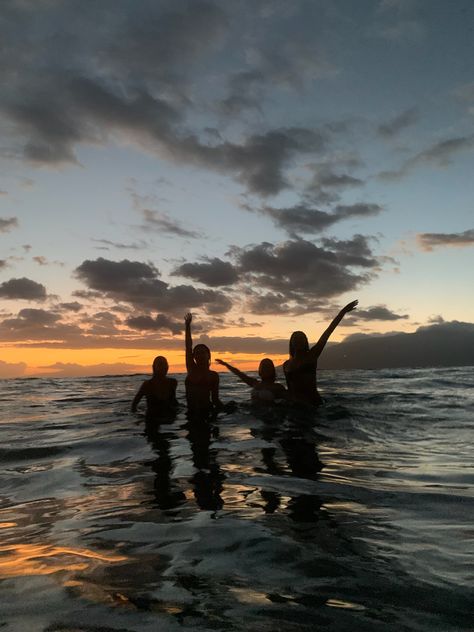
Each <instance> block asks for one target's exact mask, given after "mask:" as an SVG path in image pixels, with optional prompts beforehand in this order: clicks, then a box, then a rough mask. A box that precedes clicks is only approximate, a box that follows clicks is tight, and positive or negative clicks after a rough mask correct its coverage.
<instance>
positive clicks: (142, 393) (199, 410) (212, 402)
mask: <svg viewBox="0 0 474 632" xmlns="http://www.w3.org/2000/svg"><path fill="white" fill-rule="evenodd" d="M357 303H358V301H352V302H351V303H348V304H347V305H346V306H345V307H343V308H342V309H341V311H340V312H339V313H338V314H337V316H336V317H335V318H334V319H333V321H332V322H331V324H330V325H329V327H328V328H327V329H326V330H325V332H324V333H323V334H322V336H321V337H320V338H319V340H318V342H317V343H316V344H315V345H314V346H313V347H311V348H310V346H309V342H308V338H307V336H306V334H305V333H304V332H302V331H294V332H293V333H292V334H291V337H290V343H289V358H288V360H286V361H285V362H284V363H283V372H284V374H285V378H286V388H285V387H284V386H283V385H282V384H279V383H278V382H276V370H275V365H274V363H273V361H272V360H271V359H270V358H264V359H263V360H262V361H261V362H260V365H259V368H258V375H259V379H257V378H255V377H251V376H250V375H247V374H246V373H243V372H242V371H240V370H239V369H237V368H235V367H233V366H231V365H230V364H228V363H227V362H224V361H223V360H219V359H217V360H216V362H217V363H218V364H221V365H222V366H224V367H226V368H227V369H228V370H229V371H231V372H232V373H233V374H234V375H236V376H237V377H238V378H239V379H240V380H242V381H243V382H245V384H248V386H250V387H251V389H252V390H251V401H252V403H255V404H264V405H269V404H273V403H274V402H276V401H279V400H290V401H292V402H296V403H300V404H310V405H319V404H321V402H322V399H321V396H320V394H319V392H318V388H317V381H316V368H317V362H318V358H319V356H320V355H321V353H322V351H323V349H324V347H325V346H326V343H327V341H328V340H329V337H330V336H331V334H332V332H333V331H334V330H335V329H336V327H337V326H338V325H339V323H340V322H341V320H342V319H343V318H344V316H345V314H347V313H348V312H350V311H352V310H353V309H355V308H356V306H357ZM191 322H192V314H186V316H185V317H184V323H185V350H186V370H187V376H186V380H185V388H186V402H187V406H188V415H190V416H191V417H198V418H205V417H206V416H208V415H209V414H210V413H211V412H212V411H219V410H221V409H223V408H225V406H224V404H223V403H222V402H221V400H220V399H219V374H218V373H217V372H216V371H212V370H211V369H210V365H211V351H210V349H209V347H208V346H207V345H205V344H197V345H196V346H195V347H193V340H192V335H191ZM167 373H168V361H167V360H166V358H165V357H163V356H157V357H156V358H155V360H154V361H153V377H152V378H151V379H150V380H145V381H144V382H143V384H142V385H141V386H140V388H139V390H138V392H137V394H136V395H135V397H134V399H133V402H132V412H136V410H137V406H138V404H139V402H140V400H141V399H142V398H143V397H145V398H146V402H147V417H149V418H155V417H161V416H163V415H167V414H170V413H172V411H173V410H175V409H176V406H177V405H178V402H177V399H176V387H177V384H178V383H177V380H175V379H174V378H170V377H168V376H167Z"/></svg>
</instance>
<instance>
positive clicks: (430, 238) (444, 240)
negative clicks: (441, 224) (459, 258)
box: [417, 228, 474, 252]
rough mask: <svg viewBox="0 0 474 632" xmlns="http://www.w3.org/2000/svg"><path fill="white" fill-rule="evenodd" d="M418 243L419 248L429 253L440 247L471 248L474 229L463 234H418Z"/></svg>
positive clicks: (473, 241)
mask: <svg viewBox="0 0 474 632" xmlns="http://www.w3.org/2000/svg"><path fill="white" fill-rule="evenodd" d="M417 240H418V243H419V244H420V246H421V248H422V249H423V250H426V251H428V252H429V251H431V250H433V248H440V247H442V246H456V247H462V246H472V245H473V244H474V228H471V229H470V230H465V231H464V232H463V233H418V235H417Z"/></svg>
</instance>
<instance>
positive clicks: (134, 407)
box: [132, 382, 145, 413]
mask: <svg viewBox="0 0 474 632" xmlns="http://www.w3.org/2000/svg"><path fill="white" fill-rule="evenodd" d="M144 394H145V382H143V384H142V385H141V386H140V388H139V389H138V392H137V394H136V395H135V397H134V398H133V402H132V413H136V412H137V406H138V404H139V402H140V400H141V398H142V397H143V395H144Z"/></svg>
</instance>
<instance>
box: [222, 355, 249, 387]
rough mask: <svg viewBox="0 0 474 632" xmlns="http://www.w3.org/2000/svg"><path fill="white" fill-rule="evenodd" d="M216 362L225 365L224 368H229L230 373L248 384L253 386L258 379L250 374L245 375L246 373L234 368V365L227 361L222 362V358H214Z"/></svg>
mask: <svg viewBox="0 0 474 632" xmlns="http://www.w3.org/2000/svg"><path fill="white" fill-rule="evenodd" d="M216 362H217V363H218V364H222V366H225V368H226V369H229V371H231V373H233V374H234V375H236V376H237V377H238V378H239V379H240V380H242V382H245V383H246V384H248V385H249V386H255V384H257V383H258V380H256V379H255V378H254V377H250V375H247V374H246V373H243V372H242V371H239V369H236V368H235V366H231V365H230V364H228V363H227V362H224V360H219V359H216Z"/></svg>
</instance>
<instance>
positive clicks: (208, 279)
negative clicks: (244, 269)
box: [172, 257, 239, 287]
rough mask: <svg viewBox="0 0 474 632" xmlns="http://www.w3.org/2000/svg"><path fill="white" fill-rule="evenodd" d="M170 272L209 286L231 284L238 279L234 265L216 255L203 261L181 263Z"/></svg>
mask: <svg viewBox="0 0 474 632" xmlns="http://www.w3.org/2000/svg"><path fill="white" fill-rule="evenodd" d="M172 274H174V275H178V276H182V277H187V278H189V279H193V280H194V281H199V283H203V284H204V285H208V286H210V287H220V286H223V285H232V284H234V283H236V282H237V281H238V279H239V275H238V272H237V270H236V269H235V268H234V266H233V265H232V264H231V263H230V262H229V261H222V260H221V259H219V258H218V257H214V258H213V259H209V258H208V259H207V260H206V261H205V262H204V263H183V264H181V265H180V266H178V267H177V268H176V269H175V270H174V271H173V273H172Z"/></svg>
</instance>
